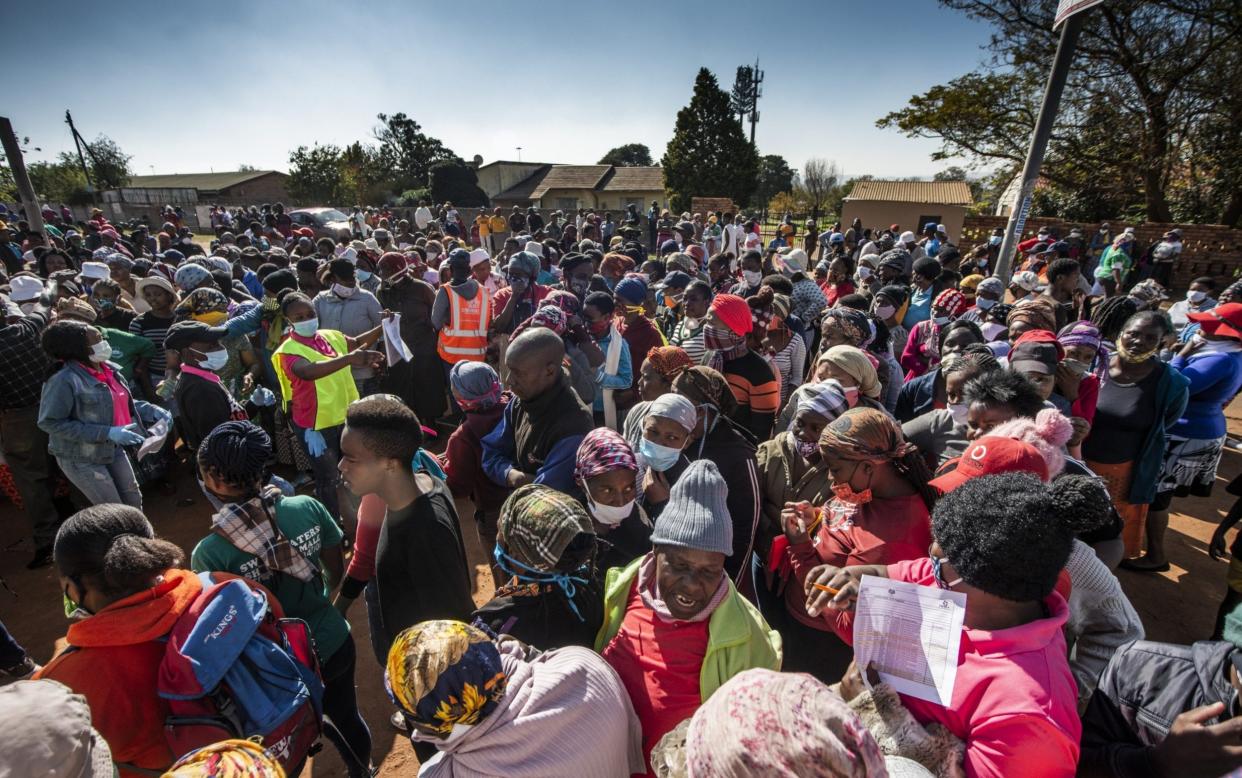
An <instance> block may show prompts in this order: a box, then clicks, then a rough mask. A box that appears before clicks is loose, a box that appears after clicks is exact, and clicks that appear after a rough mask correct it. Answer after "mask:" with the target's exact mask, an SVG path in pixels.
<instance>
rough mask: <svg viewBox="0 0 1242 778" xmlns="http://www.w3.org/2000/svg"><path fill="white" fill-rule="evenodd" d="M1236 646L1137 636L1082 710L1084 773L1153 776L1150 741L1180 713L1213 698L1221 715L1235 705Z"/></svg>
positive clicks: (1161, 737) (1138, 777) (1081, 771)
mask: <svg viewBox="0 0 1242 778" xmlns="http://www.w3.org/2000/svg"><path fill="white" fill-rule="evenodd" d="M1238 650H1239V649H1238V648H1237V647H1235V646H1234V645H1233V644H1232V643H1228V642H1224V641H1208V640H1204V641H1200V642H1198V643H1195V644H1194V645H1191V646H1179V645H1175V644H1172V643H1154V642H1151V641H1147V640H1136V641H1134V642H1133V643H1127V644H1126V645H1124V646H1122V647H1121V648H1120V649H1119V650H1118V651H1117V653H1116V654H1115V655H1114V656H1113V658H1112V659H1111V660H1110V661H1109V663H1108V667H1106V668H1105V669H1104V674H1103V675H1101V676H1100V685H1099V686H1098V687H1096V690H1095V693H1094V694H1093V695H1092V696H1091V702H1090V703H1089V704H1088V705H1087V712H1086V713H1085V714H1083V717H1082V755H1081V758H1080V760H1079V763H1078V775H1079V776H1083V778H1095V777H1096V776H1099V777H1100V778H1104V776H1108V777H1109V778H1157V777H1158V776H1160V774H1159V773H1157V772H1156V767H1155V764H1154V763H1153V761H1152V758H1151V752H1152V748H1153V747H1154V746H1156V745H1158V744H1159V743H1160V742H1161V741H1163V740H1164V738H1165V735H1167V734H1168V733H1169V729H1170V728H1171V727H1172V726H1173V719H1175V718H1177V716H1178V715H1179V714H1182V713H1185V712H1186V711H1188V710H1191V709H1193V708H1197V707H1199V706H1201V705H1211V704H1212V703H1214V702H1223V703H1224V704H1225V713H1224V715H1223V716H1222V717H1221V718H1220V719H1212V720H1211V721H1208V722H1205V726H1207V725H1211V724H1218V723H1220V722H1221V721H1224V720H1227V719H1229V718H1232V717H1233V716H1234V714H1235V713H1236V712H1237V706H1238V693H1237V691H1235V690H1234V688H1233V685H1232V684H1230V682H1229V668H1230V667H1231V666H1232V661H1231V659H1232V657H1233V655H1234V653H1236V652H1237V651H1238Z"/></svg>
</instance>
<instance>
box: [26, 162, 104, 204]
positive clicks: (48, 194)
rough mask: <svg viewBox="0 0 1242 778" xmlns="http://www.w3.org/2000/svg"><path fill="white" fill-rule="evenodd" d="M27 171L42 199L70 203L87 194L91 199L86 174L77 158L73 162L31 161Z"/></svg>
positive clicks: (37, 193) (31, 183)
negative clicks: (87, 189)
mask: <svg viewBox="0 0 1242 778" xmlns="http://www.w3.org/2000/svg"><path fill="white" fill-rule="evenodd" d="M26 172H27V173H28V174H29V175H30V185H31V186H33V187H34V190H35V194H36V195H37V196H38V197H39V199H40V200H43V201H46V202H58V203H61V202H63V203H68V202H71V201H73V200H76V199H78V198H80V197H81V196H83V195H85V196H86V197H87V198H88V201H89V197H90V195H89V194H88V193H87V191H86V176H85V175H84V174H83V173H82V167H81V166H80V165H78V162H77V160H76V159H75V160H73V161H72V162H67V161H65V160H58V161H56V162H31V163H30V164H29V165H27V166H26Z"/></svg>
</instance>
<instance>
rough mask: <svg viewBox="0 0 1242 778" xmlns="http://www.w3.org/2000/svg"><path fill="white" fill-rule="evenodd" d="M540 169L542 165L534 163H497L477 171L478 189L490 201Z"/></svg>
mask: <svg viewBox="0 0 1242 778" xmlns="http://www.w3.org/2000/svg"><path fill="white" fill-rule="evenodd" d="M541 167H543V165H540V164H538V163H535V162H497V163H496V164H494V165H491V166H484V167H482V168H479V170H478V174H479V188H480V189H482V190H483V191H484V192H485V193H486V194H487V197H488V199H491V198H493V197H495V196H496V195H498V194H500V193H501V192H503V191H505V190H506V189H508V188H509V187H511V186H517V185H518V184H520V183H521V182H523V181H525V180H526V179H527V178H529V177H530V175H531V174H532V173H534V172H535V171H536V170H538V169H539V168H541Z"/></svg>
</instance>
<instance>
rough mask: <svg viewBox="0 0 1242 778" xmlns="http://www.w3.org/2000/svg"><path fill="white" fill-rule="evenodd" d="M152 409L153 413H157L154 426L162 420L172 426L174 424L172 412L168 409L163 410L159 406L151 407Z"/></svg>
mask: <svg viewBox="0 0 1242 778" xmlns="http://www.w3.org/2000/svg"><path fill="white" fill-rule="evenodd" d="M150 407H151V410H152V412H154V413H155V421H154V422H152V423H153V424H158V423H159V422H160V420H163V421H166V422H168V423H169V424H170V425H171V424H172V423H173V420H172V411H170V410H168V409H167V408H161V407H160V406H158V405H151V406H150Z"/></svg>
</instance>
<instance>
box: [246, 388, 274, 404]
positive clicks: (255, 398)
mask: <svg viewBox="0 0 1242 778" xmlns="http://www.w3.org/2000/svg"><path fill="white" fill-rule="evenodd" d="M250 402H252V403H254V404H255V405H257V406H259V407H260V408H267V407H270V406H272V405H275V404H276V395H275V393H273V392H272V390H271V389H268V388H267V387H266V386H260V387H258V388H256V389H255V390H254V392H252V393H251V395H250Z"/></svg>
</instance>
